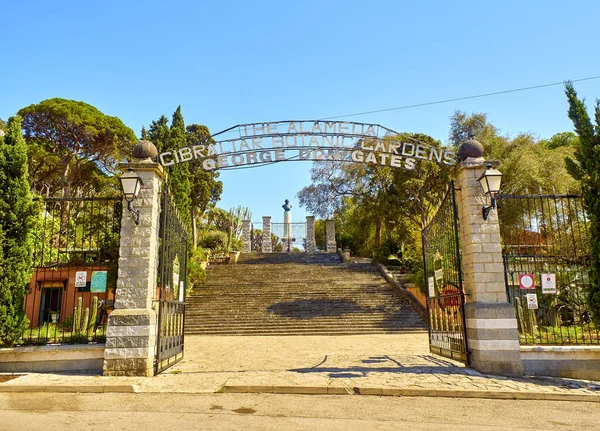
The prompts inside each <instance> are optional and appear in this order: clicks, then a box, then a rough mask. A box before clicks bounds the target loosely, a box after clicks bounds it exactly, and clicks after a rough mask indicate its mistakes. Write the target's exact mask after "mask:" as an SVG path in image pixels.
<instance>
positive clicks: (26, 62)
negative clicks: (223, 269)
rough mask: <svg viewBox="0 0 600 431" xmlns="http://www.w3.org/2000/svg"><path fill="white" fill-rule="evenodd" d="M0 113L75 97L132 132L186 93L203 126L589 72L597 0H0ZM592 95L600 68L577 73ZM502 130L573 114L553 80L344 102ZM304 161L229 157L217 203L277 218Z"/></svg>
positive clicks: (410, 122)
mask: <svg viewBox="0 0 600 431" xmlns="http://www.w3.org/2000/svg"><path fill="white" fill-rule="evenodd" d="M0 10H2V18H1V20H2V24H1V25H0V40H1V41H2V47H3V49H2V54H1V58H2V63H1V66H0V117H2V118H4V119H6V118H7V117H9V116H10V115H13V114H14V113H15V112H16V111H18V110H19V109H20V108H22V107H24V106H27V105H29V104H31V103H37V102H39V101H41V100H43V99H47V98H50V97H62V98H68V99H76V100H82V101H84V102H87V103H90V104H92V105H94V106H96V107H97V108H98V109H100V110H101V111H103V112H104V113H106V114H109V115H115V116H118V117H120V118H121V119H122V120H123V122H124V123H125V124H127V125H128V126H130V127H131V128H133V129H134V130H135V131H136V133H138V134H139V131H140V129H141V127H142V126H143V125H148V124H149V123H150V122H151V121H152V120H155V119H157V118H158V117H160V115H162V114H165V115H167V116H168V117H170V116H171V115H172V113H173V111H174V110H175V108H176V107H177V106H178V105H181V106H182V110H183V115H184V118H185V121H186V123H200V124H205V125H207V126H208V127H209V128H210V130H211V131H212V132H213V133H215V132H218V131H220V130H222V129H225V128H228V127H230V126H233V125H236V124H239V123H249V122H255V121H276V120H287V119H318V118H323V117H330V116H337V115H344V114H352V113H357V112H364V111H371V110H377V109H385V108H391V107H397V106H403V105H410V104H417V103H422V102H431V101H437V100H443V99H450V98H455V97H463V96H469V95H476V94H481V93H488V92H494V91H501V90H508V89H513V88H519V87H527V86H534V85H539V84H545V83H551V82H557V81H562V80H566V79H577V78H584V77H590V76H597V75H600V51H599V48H598V40H599V36H598V23H599V18H598V17H599V16H600V2H597V1H591V0H590V1H578V2H569V3H567V2H565V1H560V2H559V1H509V0H504V1H501V2H484V1H472V2H461V1H454V2H448V1H420V2H406V1H398V0H395V1H377V0H375V1H369V2H357V1H348V0H346V1H326V0H321V1H303V2H284V1H254V2H241V1H238V2H236V1H229V2H227V1H220V2H216V1H213V2H208V1H186V2H184V1H176V0H173V1H171V2H165V1H160V2H159V1H154V0H148V1H144V2H137V1H119V2H117V1H112V0H105V1H101V2H82V1H60V0H58V1H53V2H47V1H40V0H29V1H24V2H16V1H13V2H5V3H4V4H3V5H2V7H1V9H0ZM576 89H577V90H578V92H579V94H580V96H583V97H586V98H587V100H588V106H589V107H590V108H591V105H592V102H593V100H595V98H597V97H600V79H598V80H592V81H586V82H580V83H576ZM456 109H461V110H464V111H467V112H485V113H487V114H488V116H489V119H490V120H491V121H492V122H493V123H494V124H495V125H496V126H497V127H499V128H500V129H501V130H502V132H504V133H508V134H512V135H514V134H517V133H519V132H532V133H534V134H535V135H538V136H539V137H549V136H551V135H553V134H554V133H557V132H563V131H568V130H572V124H571V123H570V121H569V119H568V118H567V115H566V110H567V104H566V101H565V97H564V94H563V91H562V88H561V87H560V86H555V87H548V88H543V89H537V90H532V91H526V92H521V93H512V94H506V95H500V96H494V97H487V98H479V99H472V100H465V101H460V102H452V103H446V104H440V105H433V106H428V107H421V108H414V109H407V110H398V111H390V112H385V113H379V114H370V115H361V116H354V117H348V119H349V120H354V121H363V122H373V123H379V124H382V125H384V126H387V127H389V128H391V129H394V130H397V131H400V132H403V131H407V132H422V133H426V134H429V135H431V136H433V137H434V138H436V139H439V140H441V141H443V142H444V141H446V139H447V136H448V126H449V117H450V116H451V115H452V113H453V112H454V110H456ZM310 166H311V164H310V163H309V162H288V163H280V164H277V165H273V166H269V167H261V168H257V169H246V170H240V171H225V172H223V173H222V175H221V179H222V180H223V183H224V192H223V199H222V201H221V203H220V205H221V206H223V207H224V208H229V207H231V206H233V205H237V204H241V205H245V206H249V207H250V208H251V210H252V212H253V214H254V216H253V219H254V220H259V219H260V217H261V216H262V215H272V216H273V219H274V221H276V220H279V221H281V219H282V214H281V212H282V210H281V205H282V204H283V201H284V199H286V198H288V199H290V200H291V203H292V205H293V206H294V209H293V210H292V211H293V213H294V219H295V220H298V219H299V218H300V217H302V216H304V215H305V214H304V212H303V211H302V210H301V209H300V208H299V206H298V203H297V199H296V196H295V195H296V193H297V192H298V190H300V189H301V188H302V187H303V186H305V185H307V184H308V183H309V169H310Z"/></svg>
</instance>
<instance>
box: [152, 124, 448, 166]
mask: <svg viewBox="0 0 600 431" xmlns="http://www.w3.org/2000/svg"><path fill="white" fill-rule="evenodd" d="M397 135H399V133H397V132H395V131H393V130H391V129H388V128H385V127H383V126H380V125H379V124H366V123H355V122H347V121H319V120H309V121H277V122H271V123H252V124H240V125H237V126H234V127H231V128H229V129H226V130H223V131H221V132H219V133H216V134H214V135H212V136H211V139H212V140H214V143H208V144H205V145H193V146H190V147H183V148H180V149H179V150H174V151H166V152H164V153H161V154H160V155H159V161H160V163H161V164H162V165H163V166H165V167H167V166H172V165H176V164H178V163H184V162H189V161H192V160H199V161H200V162H201V163H200V166H201V168H202V169H203V170H205V171H214V170H216V169H229V168H235V167H238V166H248V165H263V164H270V163H275V162H282V161H296V160H310V161H322V160H330V161H346V162H354V163H372V164H376V165H382V166H390V167H394V168H404V169H414V168H415V166H416V163H417V161H418V160H430V161H433V162H436V163H439V164H443V165H449V166H452V165H454V164H456V161H457V156H456V153H455V152H454V151H451V150H450V149H448V148H443V147H435V146H432V145H428V144H425V143H423V142H420V141H417V140H414V139H407V140H406V142H400V141H396V140H394V137H395V136H397Z"/></svg>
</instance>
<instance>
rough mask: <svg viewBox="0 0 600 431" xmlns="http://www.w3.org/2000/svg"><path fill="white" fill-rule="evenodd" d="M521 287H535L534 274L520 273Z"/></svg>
mask: <svg viewBox="0 0 600 431" xmlns="http://www.w3.org/2000/svg"><path fill="white" fill-rule="evenodd" d="M519 287H520V288H521V289H535V282H534V281H533V274H519Z"/></svg>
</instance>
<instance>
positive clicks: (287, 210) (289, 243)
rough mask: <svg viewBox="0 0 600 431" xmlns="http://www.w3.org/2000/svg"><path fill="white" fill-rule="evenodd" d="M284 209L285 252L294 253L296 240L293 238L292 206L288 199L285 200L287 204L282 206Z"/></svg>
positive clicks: (283, 240)
mask: <svg viewBox="0 0 600 431" xmlns="http://www.w3.org/2000/svg"><path fill="white" fill-rule="evenodd" d="M281 207H282V208H283V238H282V239H281V242H282V243H283V251H292V250H293V242H294V238H293V237H292V206H291V205H290V201H289V200H288V199H286V200H285V204H283V205H282V206H281Z"/></svg>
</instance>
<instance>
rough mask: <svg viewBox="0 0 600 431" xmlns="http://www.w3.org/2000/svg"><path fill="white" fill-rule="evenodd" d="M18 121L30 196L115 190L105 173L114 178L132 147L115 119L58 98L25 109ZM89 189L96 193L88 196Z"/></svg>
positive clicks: (131, 139)
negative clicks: (25, 151)
mask: <svg viewBox="0 0 600 431" xmlns="http://www.w3.org/2000/svg"><path fill="white" fill-rule="evenodd" d="M19 115H21V116H22V117H23V124H22V127H23V131H24V132H25V139H26V141H27V144H28V146H29V158H30V169H31V173H30V175H31V182H32V186H33V188H34V190H37V191H39V192H41V193H44V194H49V195H54V194H56V193H58V192H59V191H61V193H62V195H63V196H71V195H83V193H84V192H86V191H87V192H88V193H94V194H97V192H98V191H101V190H102V188H104V187H108V186H109V185H110V186H111V187H113V188H114V187H116V186H117V185H116V183H115V182H114V179H112V178H111V177H110V176H108V175H107V174H106V173H107V172H108V173H111V172H114V170H115V168H116V165H117V163H118V162H119V161H121V160H122V159H123V157H125V156H128V155H130V154H131V150H132V148H133V144H134V143H135V142H136V141H137V138H136V136H135V134H134V132H133V131H132V130H131V129H130V128H128V127H127V126H125V125H124V124H123V123H122V122H121V120H119V119H118V118H117V117H110V116H108V115H105V114H103V113H102V112H100V111H99V110H98V109H96V108H95V107H93V106H91V105H88V104H87V103H84V102H78V101H74V100H66V99H59V98H54V99H47V100H43V101H42V102H40V103H38V104H34V105H30V106H27V107H25V108H23V109H21V110H20V111H19ZM92 185H95V186H96V187H98V188H96V189H93V190H89V189H90V187H91V186H92ZM80 188H84V189H85V188H87V190H80Z"/></svg>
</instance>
